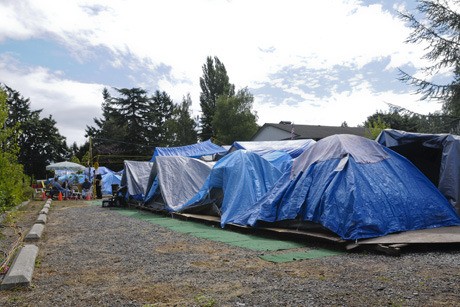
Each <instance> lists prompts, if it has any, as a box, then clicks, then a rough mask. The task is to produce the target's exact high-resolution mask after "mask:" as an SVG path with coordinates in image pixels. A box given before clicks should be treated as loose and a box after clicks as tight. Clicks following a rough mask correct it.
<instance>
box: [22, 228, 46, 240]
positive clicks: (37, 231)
mask: <svg viewBox="0 0 460 307" xmlns="http://www.w3.org/2000/svg"><path fill="white" fill-rule="evenodd" d="M43 230H45V225H44V224H34V226H32V228H31V229H30V231H29V233H28V234H27V235H26V236H25V238H24V241H26V242H31V241H38V240H39V239H40V238H41V237H42V234H43Z"/></svg>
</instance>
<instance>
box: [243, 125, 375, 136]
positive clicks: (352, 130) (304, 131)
mask: <svg viewBox="0 0 460 307" xmlns="http://www.w3.org/2000/svg"><path fill="white" fill-rule="evenodd" d="M266 127H274V128H277V129H280V130H283V131H286V132H288V133H291V132H292V128H294V131H293V132H294V139H313V140H320V139H323V138H325V137H328V136H330V135H334V134H353V135H359V136H365V134H366V131H367V129H366V128H364V127H334V126H319V125H318V126H315V125H296V124H294V125H292V124H291V123H290V122H281V123H279V124H271V123H266V124H264V125H263V126H262V127H261V128H260V129H259V130H258V131H257V133H256V134H255V135H254V136H253V137H252V139H254V138H255V137H256V136H257V135H258V134H259V133H260V132H261V131H262V130H263V129H264V128H266Z"/></svg>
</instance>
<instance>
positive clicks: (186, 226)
mask: <svg viewBox="0 0 460 307" xmlns="http://www.w3.org/2000/svg"><path fill="white" fill-rule="evenodd" d="M96 204H101V202H99V203H97V202H96V201H94V202H93V205H96ZM112 209H114V210H115V211H116V212H118V213H119V214H121V215H124V216H127V217H130V218H136V219H140V220H144V221H147V222H149V223H152V224H155V225H159V226H162V227H165V228H168V229H170V230H173V231H176V232H181V233H187V234H190V235H193V236H195V237H198V238H203V239H207V240H212V241H217V242H222V243H226V244H229V245H232V246H238V247H242V248H247V249H250V250H255V251H270V252H275V251H282V250H291V249H299V248H306V247H307V246H306V245H305V244H303V243H300V242H293V241H284V240H278V239H273V238H266V237H261V236H257V235H253V234H251V235H249V234H242V233H238V232H233V231H229V230H225V229H222V228H220V227H213V226H209V225H206V224H202V223H198V222H192V221H183V220H178V219H173V218H171V217H166V216H163V215H160V214H155V213H152V212H148V211H140V210H138V209H132V208H112ZM342 253H343V252H341V251H335V250H326V249H313V250H306V251H293V252H287V253H282V254H280V253H277V254H264V255H262V256H260V258H262V259H264V260H266V261H271V262H289V261H295V260H303V259H314V258H321V257H326V256H335V255H339V254H342Z"/></svg>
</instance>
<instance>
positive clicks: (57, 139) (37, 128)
mask: <svg viewBox="0 0 460 307" xmlns="http://www.w3.org/2000/svg"><path fill="white" fill-rule="evenodd" d="M3 88H4V90H5V92H6V94H7V105H8V108H9V116H8V119H7V120H6V122H5V124H6V126H7V127H10V128H14V129H17V130H18V131H19V132H20V133H19V135H18V137H17V140H16V144H17V145H18V147H19V152H18V162H19V163H20V164H22V165H23V166H24V172H25V173H26V174H27V175H29V176H30V177H33V178H36V179H40V178H46V175H47V174H46V166H47V165H49V164H50V163H52V162H59V161H63V160H66V159H68V158H70V155H69V149H68V148H67V144H66V141H65V137H63V136H62V135H61V134H60V133H59V130H58V129H57V127H56V121H55V120H54V119H53V118H52V116H51V115H50V116H49V117H46V118H40V113H41V112H42V110H31V109H30V100H29V98H27V99H26V98H24V97H23V96H22V95H21V94H20V93H19V92H18V91H15V90H13V89H12V88H10V87H8V86H6V85H4V86H3Z"/></svg>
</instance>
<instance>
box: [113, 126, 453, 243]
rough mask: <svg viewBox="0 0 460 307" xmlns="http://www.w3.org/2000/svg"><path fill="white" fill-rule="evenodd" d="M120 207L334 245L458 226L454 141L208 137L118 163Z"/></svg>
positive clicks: (397, 136) (391, 135)
mask: <svg viewBox="0 0 460 307" xmlns="http://www.w3.org/2000/svg"><path fill="white" fill-rule="evenodd" d="M120 185H121V187H122V191H125V194H124V197H125V198H126V199H127V200H128V201H134V202H137V204H139V205H141V206H145V207H148V208H150V209H153V210H158V211H164V212H189V213H190V212H192V213H198V214H204V215H215V216H219V217H220V222H221V226H222V227H225V226H226V225H228V224H236V225H242V226H251V227H258V226H261V225H267V224H268V225H272V226H281V225H282V227H296V228H299V227H306V228H322V229H327V230H328V231H331V232H333V233H335V234H336V235H338V236H339V237H340V238H342V239H344V240H358V239H365V238H372V237H379V236H384V235H387V234H390V233H395V232H402V231H409V230H417V229H428V228H437V227H444V226H453V225H460V217H459V215H458V213H459V212H460V202H459V200H460V137H459V136H455V135H448V134H443V135H429V134H417V133H407V132H403V131H397V130H384V131H382V133H381V134H380V135H379V137H378V138H377V140H376V141H373V140H369V139H366V138H363V137H359V136H355V135H333V136H330V137H327V138H324V139H321V140H319V141H317V142H316V141H314V140H286V141H273V142H272V141H270V142H269V141H264V142H235V143H234V144H232V146H231V147H230V148H224V147H221V146H218V145H216V144H214V143H212V142H211V141H206V142H202V143H198V144H193V145H188V146H182V147H172V148H156V149H155V151H154V154H153V157H152V159H151V160H150V161H145V162H140V161H125V162H124V171H123V175H122V178H121V183H120Z"/></svg>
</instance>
